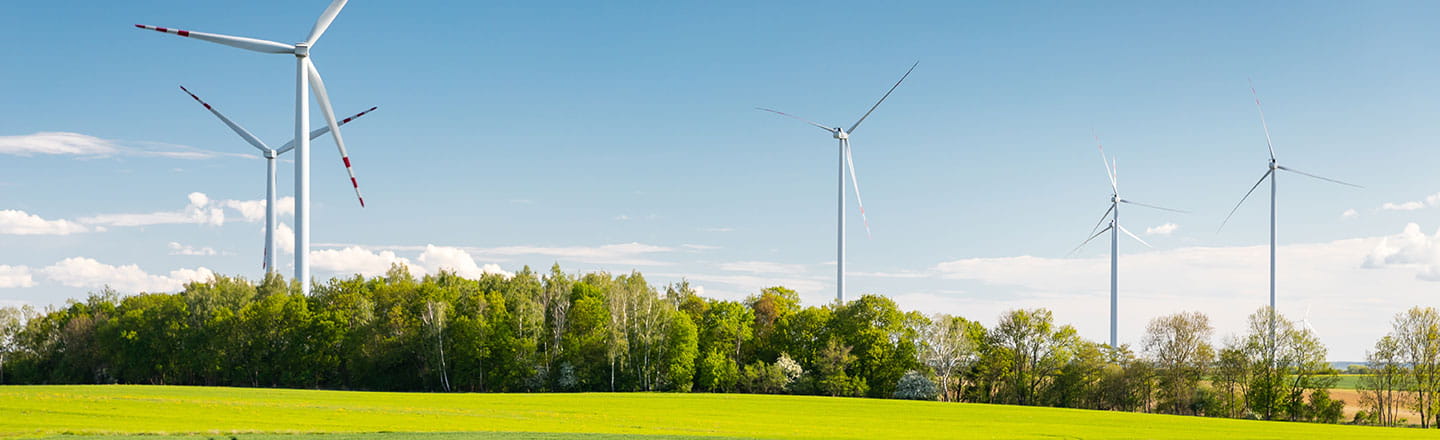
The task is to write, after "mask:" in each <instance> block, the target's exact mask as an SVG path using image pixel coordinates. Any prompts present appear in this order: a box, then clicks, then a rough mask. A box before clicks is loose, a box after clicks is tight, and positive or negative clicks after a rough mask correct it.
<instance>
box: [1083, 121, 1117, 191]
mask: <svg viewBox="0 0 1440 440" xmlns="http://www.w3.org/2000/svg"><path fill="white" fill-rule="evenodd" d="M1090 135H1091V136H1094V137H1095V147H1096V148H1099V149H1100V163H1101V164H1103V165H1105V176H1106V177H1109V178H1110V189H1113V190H1115V192H1117V193H1118V192H1120V185H1119V184H1117V183H1116V182H1115V171H1114V170H1111V169H1110V162H1109V161H1106V160H1105V146H1104V145H1101V144H1100V135H1098V134H1095V130H1090Z"/></svg>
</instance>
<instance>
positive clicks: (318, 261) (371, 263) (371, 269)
mask: <svg viewBox="0 0 1440 440" xmlns="http://www.w3.org/2000/svg"><path fill="white" fill-rule="evenodd" d="M277 230H278V229H277ZM397 263H398V264H403V265H405V266H408V267H409V268H410V271H411V273H412V274H414V275H423V274H425V270H424V268H423V267H421V266H417V265H415V264H414V263H411V262H410V260H409V259H408V258H402V257H400V256H398V255H395V253H394V252H391V251H379V252H374V251H370V250H367V249H365V248H362V247H359V246H351V247H347V248H344V249H326V250H320V251H310V265H311V267H314V268H316V269H320V270H327V271H331V272H336V273H341V274H355V273H358V274H360V275H364V276H367V277H373V276H376V275H384V274H385V272H386V271H388V270H390V265H391V264H397Z"/></svg>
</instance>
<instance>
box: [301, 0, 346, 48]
mask: <svg viewBox="0 0 1440 440" xmlns="http://www.w3.org/2000/svg"><path fill="white" fill-rule="evenodd" d="M345 2H346V0H335V1H333V2H330V7H327V8H325V12H324V13H321V14H320V18H319V19H318V20H315V27H313V28H310V36H309V37H307V38H305V44H308V45H310V47H315V41H316V40H319V39H320V36H321V35H324V34H325V30H326V29H329V28H330V23H331V22H334V21H335V16H336V15H340V10H341V9H343V8H345Z"/></svg>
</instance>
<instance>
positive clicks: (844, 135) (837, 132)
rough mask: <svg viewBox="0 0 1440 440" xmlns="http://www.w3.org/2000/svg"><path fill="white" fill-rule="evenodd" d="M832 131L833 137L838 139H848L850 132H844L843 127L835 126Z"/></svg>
mask: <svg viewBox="0 0 1440 440" xmlns="http://www.w3.org/2000/svg"><path fill="white" fill-rule="evenodd" d="M834 132H835V139H840V140H845V139H850V133H846V132H845V129H843V128H840V127H835V128H834Z"/></svg>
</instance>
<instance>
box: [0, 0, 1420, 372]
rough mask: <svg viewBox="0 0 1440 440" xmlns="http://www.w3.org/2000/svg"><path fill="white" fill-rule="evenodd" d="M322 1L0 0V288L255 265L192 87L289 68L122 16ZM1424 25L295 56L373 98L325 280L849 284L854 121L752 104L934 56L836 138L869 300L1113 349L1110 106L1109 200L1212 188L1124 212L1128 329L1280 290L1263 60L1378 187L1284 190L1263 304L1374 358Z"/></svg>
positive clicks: (558, 34) (1035, 9) (892, 12)
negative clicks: (1049, 324)
mask: <svg viewBox="0 0 1440 440" xmlns="http://www.w3.org/2000/svg"><path fill="white" fill-rule="evenodd" d="M327 3H328V2H325V1H319V0H307V1H299V2H282V1H264V2H261V1H256V2H241V3H212V2H181V1H134V2H90V3H85V4H83V5H82V4H73V3H55V2H25V3H14V4H8V5H7V6H6V13H5V14H0V39H3V40H4V41H6V42H7V43H6V44H4V45H0V59H5V60H6V62H4V63H0V78H3V81H0V96H4V97H5V100H4V101H5V104H4V105H0V249H4V252H0V304H21V303H28V304H34V305H40V306H43V305H50V304H61V303H63V302H64V301H65V300H66V299H68V298H77V297H83V296H84V295H85V294H86V293H87V292H89V291H93V290H96V289H98V288H100V287H101V286H103V285H107V284H108V285H110V286H112V287H114V288H116V289H118V290H121V291H123V292H136V291H155V290H173V289H176V288H177V287H178V286H179V285H180V284H181V283H183V282H184V281H185V280H189V279H194V278H203V277H206V276H208V274H209V273H211V272H214V273H223V274H235V275H242V276H246V277H250V278H255V277H258V276H260V275H261V273H262V270H261V267H260V263H261V250H262V246H263V243H262V237H263V232H262V229H263V226H262V225H263V223H262V221H261V215H260V213H261V212H263V210H262V205H261V203H260V202H259V201H260V200H261V199H262V198H263V196H264V161H263V160H262V159H261V158H260V157H259V156H258V154H256V151H255V150H254V149H252V148H251V147H249V146H248V145H246V144H245V143H244V142H243V141H242V140H240V139H239V138H238V137H237V136H236V135H234V134H233V133H231V132H230V131H229V130H228V129H226V128H225V126H223V125H222V124H221V123H220V122H219V121H218V120H216V119H215V118H214V117H213V116H211V115H210V114H208V113H207V112H205V111H204V109H203V108H201V107H200V106H199V105H197V104H195V103H194V102H193V101H191V100H190V98H189V97H188V96H186V95H184V94H183V93H182V92H181V91H180V90H179V89H178V87H177V86H179V85H182V84H183V85H185V86H187V87H188V88H190V89H191V90H192V91H194V92H195V93H197V94H198V95H200V96H201V97H202V98H205V99H206V100H207V101H209V102H210V103H211V104H213V105H215V106H216V108H217V109H219V110H220V111H221V112H224V113H225V114H226V115H227V116H229V117H231V118H232V119H235V120H236V121H237V122H239V123H240V124H242V125H244V126H245V127H247V128H248V129H250V130H251V131H252V132H254V133H256V134H257V135H258V136H259V137H261V138H262V139H264V140H266V142H269V143H270V144H272V145H280V144H283V143H285V142H286V141H287V140H289V138H290V137H291V134H292V133H293V122H292V121H293V108H294V104H293V100H294V65H293V62H294V61H293V58H292V57H289V56H276V55H265V54H257V53H251V52H245V51H242V50H238V49H233V48H229V47H224V46H220V45H216V44H211V43H207V42H203V41H197V40H192V39H184V38H179V37H176V36H173V35H163V34H159V33H156V32H151V31H143V30H139V29H135V28H134V27H133V26H132V25H133V24H135V23H143V24H151V25H158V26H166V27H172V28H181V29H188V30H195V31H205V32H215V33H222V34H231V35H240V36H250V37H256V38H264V39H271V40H276V41H281V42H294V41H300V40H302V39H304V37H305V35H306V34H307V33H308V32H309V30H310V27H311V25H312V24H313V23H314V20H315V18H316V17H317V16H318V15H319V14H320V12H321V11H322V10H324V8H325V6H326V4H327ZM1437 17H1440V4H1436V3H1433V2H1361V3H1356V2H1306V3H1304V4H1289V3H1280V2H1268V3H1259V4H1255V3H1254V2H1202V3H1191V4H1183V5H1179V4H1167V5H1157V4H1154V3H1152V2H1105V3H1103V4H1084V5H1082V4H1068V3H1064V2H1005V3H1003V4H986V5H980V4H969V3H962V2H909V3H906V4H903V5H888V4H887V5H880V4H876V3H875V2H846V3H840V2H813V3H802V2H778V3H777V2H749V1H745V2H644V3H642V2H632V3H623V4H622V3H594V2H520V3H506V4H492V3H489V2H353V3H352V4H350V5H349V6H348V7H347V8H346V9H345V10H344V11H343V12H342V13H341V14H340V16H339V18H338V19H337V20H336V22H335V24H334V25H333V26H332V27H331V28H330V30H329V32H327V33H326V34H325V36H324V38H323V39H321V40H320V42H319V44H317V45H316V47H315V48H314V49H313V50H312V52H311V53H312V58H313V59H314V61H315V63H316V65H317V66H318V67H319V69H320V71H321V72H322V74H323V75H324V78H325V81H326V85H327V86H328V89H329V92H330V94H331V99H332V100H333V102H334V103H335V105H336V109H335V110H336V111H337V112H338V113H343V114H350V113H355V112H358V111H360V110H363V109H365V108H368V107H370V106H379V107H380V109H379V110H377V111H376V112H374V113H372V114H370V115H368V116H366V117H364V118H362V119H360V120H358V121H356V122H353V123H351V124H349V125H346V126H345V128H344V132H345V138H346V141H347V144H348V146H349V148H350V155H351V158H352V159H353V161H354V163H355V170H356V173H357V175H358V177H359V181H360V185H361V189H362V190H363V191H364V192H365V195H366V202H367V204H368V207H365V208H361V207H360V206H359V204H358V203H356V201H355V198H354V194H353V193H351V189H350V187H349V184H348V182H346V180H347V179H346V178H345V176H344V170H343V167H342V166H341V164H340V160H339V156H338V154H337V153H336V151H335V147H334V143H333V142H332V141H331V140H330V138H328V137H325V138H321V139H318V140H316V141H315V143H314V147H313V148H314V150H313V153H312V154H313V158H314V159H313V160H314V167H313V177H312V179H313V183H312V185H313V197H314V202H313V216H314V218H313V220H312V225H313V226H312V227H313V234H314V239H313V243H314V251H315V255H314V256H313V257H312V264H313V265H314V270H315V273H316V276H317V277H320V278H322V279H323V278H329V277H331V276H336V275H342V274H347V273H355V272H361V273H366V274H376V273H379V272H383V271H384V269H385V268H386V267H388V266H389V264H390V263H391V262H396V261H399V262H404V263H406V264H410V265H411V266H412V268H414V270H415V271H416V272H426V271H428V272H434V271H436V270H438V269H440V268H445V267H448V268H454V269H457V270H460V271H461V272H462V273H467V274H474V273H478V272H480V271H483V270H491V271H506V272H513V271H516V270H519V269H520V268H521V267H523V266H525V265H529V266H531V267H533V268H537V269H539V270H544V269H546V268H548V267H549V266H550V265H551V264H552V263H554V262H557V261H558V262H559V263H560V264H561V265H562V267H563V268H565V269H566V270H567V271H572V272H574V271H593V270H608V271H613V272H628V271H630V270H639V271H641V272H643V273H644V274H645V275H646V276H647V279H649V280H650V281H651V282H652V283H656V284H659V283H668V282H673V281H677V280H679V279H681V278H682V277H683V278H686V279H688V280H690V281H691V282H692V283H694V284H696V285H699V286H701V287H702V288H703V290H704V293H705V294H706V295H707V296H711V297H717V298H732V299H738V298H743V297H744V296H746V295H749V294H751V293H753V292H755V291H757V290H758V289H760V288H761V287H764V286H768V285H777V284H779V285H785V286H787V287H791V288H794V289H796V290H798V291H799V292H800V293H801V296H802V298H803V299H804V300H805V301H806V302H807V303H810V304H819V303H823V302H825V301H829V300H830V299H831V298H833V296H834V260H835V203H836V194H835V191H836V177H837V176H836V172H837V158H836V149H835V148H836V147H835V144H834V140H833V139H831V138H830V137H829V135H828V134H826V133H825V132H822V131H820V130H817V129H815V128H814V127H810V126H807V125H805V124H803V123H800V122H798V121H794V120H789V119H785V118H782V117H779V116H776V115H773V114H768V113H762V112H759V111H755V110H754V109H753V107H755V106H765V107H772V108H777V109H780V110H783V111H787V112H792V113H795V114H798V115H801V116H803V117H806V118H810V119H814V120H818V121H822V122H824V123H826V124H829V125H835V126H846V127H848V126H849V125H850V124H851V123H853V122H854V121H855V120H856V119H857V118H859V116H860V115H861V114H863V113H864V112H865V110H866V109H867V108H869V106H870V105H871V104H873V103H874V102H875V100H876V99H878V98H879V97H880V95H881V94H883V93H884V92H885V90H886V89H887V88H888V87H889V86H890V85H891V84H893V83H894V81H895V80H896V79H898V78H899V76H900V75H901V74H902V73H904V71H905V69H906V68H908V67H909V66H910V64H911V63H914V62H915V61H917V60H918V61H919V62H920V64H919V67H918V68H916V69H915V71H914V73H913V74H912V75H911V76H910V78H909V79H908V80H907V81H906V82H905V83H904V84H903V85H901V86H900V88H899V89H897V90H896V91H895V93H894V94H893V95H892V96H891V97H890V98H889V100H888V101H886V102H885V104H884V105H883V106H882V107H881V108H880V109H879V110H877V111H876V112H875V114H873V115H872V116H870V118H869V119H867V120H866V121H865V124H864V125H863V126H862V127H861V128H860V129H859V130H858V131H857V133H855V135H854V136H853V137H852V145H853V148H854V155H855V165H856V167H857V171H858V176H859V181H860V186H861V190H862V194H863V195H864V200H865V208H866V212H867V214H868V215H869V220H870V224H871V226H872V229H873V235H871V236H868V237H867V235H866V233H865V230H864V228H863V227H861V225H860V216H859V212H858V210H856V209H854V196H853V195H847V197H850V199H849V200H850V204H851V205H850V209H849V211H848V213H847V215H849V222H850V226H851V227H850V229H849V232H848V234H847V236H848V237H849V249H850V252H849V258H848V264H849V271H850V276H849V283H848V284H849V291H850V294H851V295H852V296H855V295H858V294H861V293H878V294H884V295H888V296H890V297H892V298H894V299H895V300H896V301H897V302H898V303H900V305H901V306H902V307H905V308H909V309H916V310H921V311H924V312H927V313H933V312H947V313H954V314H959V315H962V316H966V317H969V318H972V319H978V320H980V321H982V322H984V323H986V324H987V325H988V324H993V323H994V321H995V319H996V317H997V316H998V315H999V314H1000V313H1002V312H1003V311H1005V310H1008V309H1013V308H1019V307H1047V308H1051V309H1053V310H1054V311H1055V315H1056V318H1057V319H1058V320H1059V321H1061V322H1065V323H1071V324H1073V325H1075V326H1076V328H1077V329H1079V330H1080V332H1081V333H1082V335H1084V336H1085V337H1087V338H1090V339H1093V340H1105V339H1106V338H1107V334H1108V310H1109V302H1108V296H1109V284H1108V280H1109V272H1108V267H1109V260H1108V257H1109V256H1108V244H1109V243H1108V240H1105V239H1103V238H1102V239H1097V240H1096V241H1095V242H1093V243H1092V244H1091V245H1089V246H1087V247H1086V248H1084V249H1082V250H1081V251H1080V252H1078V253H1077V254H1075V255H1073V256H1068V255H1067V254H1068V253H1069V252H1070V250H1071V249H1072V248H1074V247H1075V246H1076V245H1077V244H1079V243H1080V242H1081V241H1082V240H1084V239H1085V238H1086V236H1087V232H1089V231H1090V229H1091V227H1092V226H1093V225H1094V224H1095V222H1096V221H1097V220H1099V218H1100V215H1101V214H1102V213H1103V212H1104V211H1105V208H1106V207H1107V204H1108V197H1109V191H1110V188H1109V184H1108V181H1107V177H1106V176H1105V171H1104V169H1103V168H1102V167H1101V164H1100V159H1099V154H1098V153H1097V151H1096V148H1095V142H1094V140H1093V139H1092V138H1091V132H1092V130H1093V131H1094V132H1096V133H1098V134H1099V136H1100V138H1101V140H1102V141H1104V143H1105V145H1106V150H1105V151H1106V152H1107V153H1111V154H1114V155H1115V156H1116V157H1117V158H1118V160H1117V162H1118V164H1119V165H1118V169H1119V173H1118V174H1119V182H1120V190H1121V195H1122V196H1124V197H1126V198H1129V199H1133V200H1137V201H1141V202H1146V203H1151V204H1157V205H1162V206H1168V207H1174V208H1179V209H1185V210H1189V211H1191V212H1192V213H1190V214H1172V213H1167V212H1162V211H1154V210H1148V209H1145V208H1139V207H1133V206H1125V207H1124V208H1123V211H1122V214H1123V215H1122V216H1121V223H1122V224H1123V225H1125V226H1126V227H1127V228H1128V229H1129V230H1131V231H1134V232H1135V233H1136V234H1138V235H1140V236H1141V237H1143V238H1144V239H1145V240H1146V241H1148V242H1149V243H1150V244H1152V245H1153V246H1154V248H1153V249H1151V248H1146V247H1144V246H1143V245H1141V244H1138V243H1137V242H1135V241H1133V240H1129V239H1124V240H1122V242H1121V243H1120V253H1121V258H1120V263H1119V264H1120V266H1119V267H1120V283H1121V284H1120V296H1121V303H1120V306H1121V309H1120V311H1121V327H1120V338H1121V342H1122V343H1131V344H1138V343H1139V342H1140V339H1141V335H1142V334H1143V330H1144V326H1145V323H1146V322H1147V321H1148V320H1149V319H1150V318H1153V317H1156V316H1159V315H1162V314H1166V313H1173V312H1178V311H1187V310H1198V311H1203V312H1206V313H1207V314H1209V315H1210V317H1211V319H1212V320H1213V322H1214V324H1215V326H1216V332H1217V335H1216V340H1217V341H1220V340H1222V339H1223V338H1224V337H1225V336H1227V335H1231V334H1235V333H1237V332H1239V331H1240V330H1241V329H1242V327H1243V323H1244V319H1245V317H1246V315H1248V314H1249V313H1251V312H1253V311H1254V310H1255V309H1256V308H1257V307H1260V306H1262V305H1264V304H1265V303H1266V301H1267V287H1266V279H1267V268H1266V258H1267V255H1268V252H1267V247H1266V246H1265V243H1266V240H1267V224H1268V216H1267V214H1266V207H1265V203H1267V202H1268V200H1267V198H1268V193H1267V192H1265V191H1264V189H1262V190H1259V191H1257V192H1256V194H1255V195H1254V196H1252V198H1251V200H1250V201H1247V202H1246V204H1245V205H1244V206H1242V207H1241V208H1240V210H1239V211H1238V212H1237V213H1236V214H1235V217H1234V219H1233V220H1231V222H1230V224H1229V225H1227V226H1226V227H1225V229H1224V231H1222V232H1220V233H1217V232H1216V231H1217V228H1218V226H1219V225H1220V223H1221V220H1223V219H1224V217H1225V215H1226V214H1227V213H1228V212H1229V211H1230V209H1231V208H1232V207H1233V206H1234V204H1235V203H1236V202H1237V201H1238V200H1239V199H1240V197H1241V196H1242V195H1244V193H1245V191H1246V190H1247V189H1249V188H1250V186H1251V185H1252V184H1254V183H1255V181H1256V180H1257V179H1259V178H1260V176H1261V175H1262V174H1263V173H1264V172H1265V170H1266V160H1267V158H1268V154H1267V152H1266V147H1265V135H1264V133H1263V131H1262V129H1261V125H1260V120H1259V115H1258V113H1257V112H1256V109H1255V104H1254V101H1253V100H1252V98H1251V96H1250V89H1249V88H1248V85H1247V83H1246V80H1247V78H1253V81H1254V84H1255V87H1256V88H1257V89H1258V91H1259V94H1260V98H1261V100H1262V102H1263V103H1264V104H1265V112H1266V116H1267V117H1268V121H1269V124H1270V129H1271V134H1272V136H1273V138H1274V142H1275V150H1276V153H1277V155H1278V157H1279V159H1280V162H1281V164H1282V165H1287V166H1290V167H1293V168H1296V169H1299V170H1302V171H1306V172H1311V173H1316V174H1320V175H1323V176H1326V177H1331V178H1336V179H1341V180H1345V181H1349V182H1354V183H1357V184H1360V185H1363V186H1365V188H1364V189H1359V190H1357V189H1352V188H1348V187H1344V186H1340V185H1335V184H1331V183H1327V182H1323V181H1320V180H1315V179H1310V178H1308V177H1304V176H1300V175H1297V174H1283V175H1281V176H1280V180H1279V192H1280V200H1279V212H1280V215H1279V222H1280V235H1279V243H1280V251H1279V278H1278V282H1279V309H1280V311H1281V312H1282V313H1284V314H1286V315H1287V316H1289V317H1291V318H1294V319H1297V320H1298V319H1300V318H1302V317H1304V316H1305V314H1306V313H1307V310H1308V313H1309V321H1310V323H1311V325H1312V326H1313V328H1314V329H1315V331H1316V333H1317V334H1318V335H1319V336H1320V338H1321V339H1322V340H1323V341H1324V342H1326V343H1327V344H1328V345H1329V346H1330V350H1331V355H1330V358H1331V359H1334V360H1357V359H1361V358H1363V356H1364V353H1365V350H1366V349H1367V348H1369V347H1370V346H1371V344H1373V342H1374V340H1375V339H1377V338H1378V337H1380V336H1381V335H1383V334H1384V333H1385V332H1386V331H1387V330H1388V328H1389V321H1390V319H1391V317H1392V316H1393V315H1394V314H1396V313H1399V312H1401V311H1403V310H1405V309H1407V308H1409V307H1411V306H1415V305H1423V306H1432V305H1435V303H1436V293H1437V292H1440V232H1437V230H1440V179H1437V177H1436V173H1435V172H1434V170H1435V164H1436V163H1440V149H1437V148H1436V146H1437V140H1440V128H1437V127H1436V125H1435V124H1434V121H1436V120H1437V119H1440V80H1436V79H1435V78H1434V75H1433V72H1435V71H1437V69H1440V62H1437V58H1436V57H1435V56H1434V44H1433V42H1434V41H1436V40H1437V39H1440V28H1436V27H1435V26H1434V25H1433V23H1434V22H1435V20H1436V18H1437ZM312 116H313V117H314V119H313V122H312V124H314V125H313V126H315V127H319V126H321V125H322V124H323V121H322V119H321V118H320V117H319V112H318V110H312ZM286 157H288V155H287V156H286ZM293 172H294V171H293V164H292V163H289V162H284V163H282V164H281V174H280V189H281V194H282V195H284V196H289V195H291V194H292V192H293ZM287 202H288V201H287ZM282 221H283V222H285V223H286V224H287V225H288V224H289V222H290V221H291V217H290V215H289V213H288V212H286V214H285V215H284V216H282ZM281 231H282V232H286V231H288V226H287V227H285V228H284V229H281ZM1122 237H1123V236H1122ZM282 241H283V240H282ZM292 259H293V257H292V256H291V254H289V253H281V254H280V255H279V256H278V257H277V260H279V261H280V262H281V268H282V270H283V272H284V273H287V274H288V273H290V271H291V265H290V262H291V261H292Z"/></svg>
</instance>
